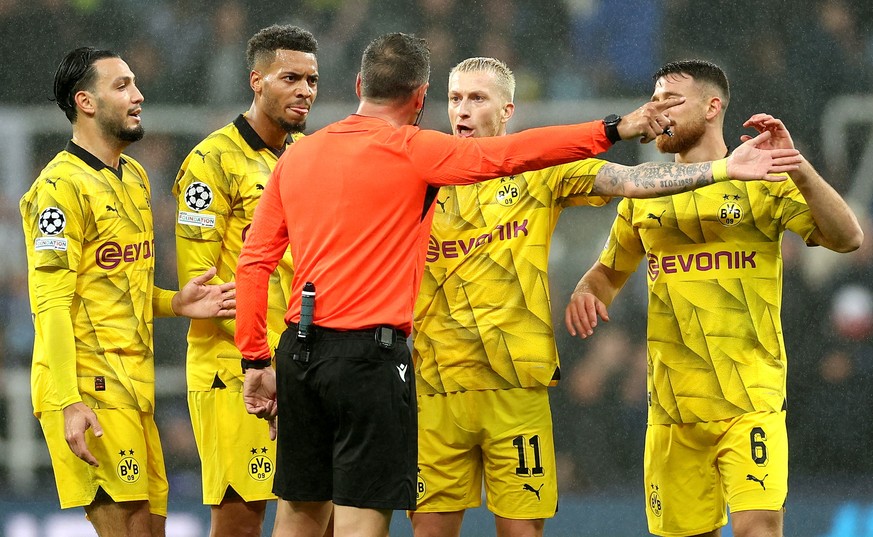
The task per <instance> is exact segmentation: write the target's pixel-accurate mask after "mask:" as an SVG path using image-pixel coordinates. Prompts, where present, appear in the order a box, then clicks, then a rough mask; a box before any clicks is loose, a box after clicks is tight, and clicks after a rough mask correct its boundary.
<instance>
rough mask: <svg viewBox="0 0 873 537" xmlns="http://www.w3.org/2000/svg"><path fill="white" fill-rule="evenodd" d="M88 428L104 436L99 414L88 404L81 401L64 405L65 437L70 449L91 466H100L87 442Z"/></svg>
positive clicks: (95, 433) (96, 434)
mask: <svg viewBox="0 0 873 537" xmlns="http://www.w3.org/2000/svg"><path fill="white" fill-rule="evenodd" d="M88 429H91V430H92V431H93V433H94V436H96V437H98V438H99V437H101V436H103V427H101V426H100V422H99V421H97V414H95V413H94V411H93V410H91V408H90V407H88V405H86V404H85V403H82V402H79V403H73V404H72V405H69V406H66V407H64V438H66V440H67V445H68V446H70V450H71V451H72V452H73V453H74V454H75V455H76V456H77V457H79V458H80V459H82V460H83V461H85V462H87V463H88V464H90V465H91V466H100V464H98V463H97V458H96V457H94V455H93V454H92V453H91V451H89V450H88V444H87V443H86V442H85V431H87V430H88Z"/></svg>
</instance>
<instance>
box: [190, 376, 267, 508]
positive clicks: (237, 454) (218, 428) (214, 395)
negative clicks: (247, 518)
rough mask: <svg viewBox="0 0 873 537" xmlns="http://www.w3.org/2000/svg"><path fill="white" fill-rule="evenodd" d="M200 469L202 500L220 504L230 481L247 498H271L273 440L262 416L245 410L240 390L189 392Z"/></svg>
mask: <svg viewBox="0 0 873 537" xmlns="http://www.w3.org/2000/svg"><path fill="white" fill-rule="evenodd" d="M188 410H189V411H190V413H191V424H192V426H193V427H194V438H195V440H196V441H197V451H198V452H199V453H200V462H201V466H202V475H203V503H204V504H206V505H218V504H220V503H221V500H222V499H224V495H225V493H226V492H227V488H228V487H233V490H234V491H236V493H237V494H239V495H240V497H241V498H242V499H243V500H245V501H247V502H254V501H258V500H274V499H276V496H275V495H274V494H273V473H274V472H275V470H276V442H275V441H274V440H270V428H269V424H268V423H267V422H266V420H262V419H260V418H257V417H255V416H253V415H251V414H249V413H248V412H246V409H245V404H244V403H243V398H242V392H239V391H235V390H232V389H230V388H224V389H214V390H210V391H208V392H188Z"/></svg>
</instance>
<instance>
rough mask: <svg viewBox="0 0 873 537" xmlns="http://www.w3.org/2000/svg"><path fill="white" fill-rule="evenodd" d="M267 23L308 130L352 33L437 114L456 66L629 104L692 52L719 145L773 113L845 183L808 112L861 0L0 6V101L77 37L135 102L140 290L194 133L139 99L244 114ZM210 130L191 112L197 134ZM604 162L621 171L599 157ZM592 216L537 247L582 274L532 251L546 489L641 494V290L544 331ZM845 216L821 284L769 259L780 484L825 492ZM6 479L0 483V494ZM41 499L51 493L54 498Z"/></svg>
mask: <svg viewBox="0 0 873 537" xmlns="http://www.w3.org/2000/svg"><path fill="white" fill-rule="evenodd" d="M273 23H292V24H297V25H300V26H302V27H304V28H307V29H308V30H310V31H312V32H313V33H314V34H315V36H316V38H317V39H318V41H319V49H320V50H319V53H318V60H319V71H320V76H321V78H320V82H319V95H318V102H316V104H315V106H314V108H313V113H312V118H313V119H315V118H317V117H318V107H319V104H323V103H325V102H330V103H348V111H349V113H351V112H353V111H354V106H355V105H354V103H355V96H354V77H355V73H356V72H357V69H358V65H359V62H360V53H361V51H362V50H363V47H364V46H365V45H366V43H367V42H369V41H370V40H371V39H372V38H373V37H375V36H376V35H378V34H381V33H384V32H388V31H404V32H409V33H415V34H416V35H419V36H422V37H425V38H426V39H427V41H428V43H429V45H430V48H431V52H432V60H433V67H432V74H431V88H432V89H431V96H432V99H433V100H434V102H436V103H440V102H444V101H440V99H445V97H444V93H445V91H444V90H445V80H446V78H447V75H448V71H449V69H450V68H451V67H452V66H453V65H455V64H456V63H457V62H458V61H460V60H462V59H464V58H467V57H469V56H478V55H485V56H494V57H497V58H500V59H502V60H504V61H506V62H507V64H508V65H509V66H510V67H511V68H512V69H513V71H514V72H515V75H516V78H517V81H518V88H517V92H516V96H515V101H516V103H517V105H518V106H519V107H523V108H525V109H527V111H528V112H529V113H531V112H532V113H535V112H536V105H537V103H538V102H544V101H569V100H582V99H602V98H616V97H628V98H639V99H640V100H641V101H642V100H645V99H647V98H648V96H649V95H650V94H651V91H652V78H651V76H652V73H653V72H654V71H655V70H656V69H657V68H658V67H659V66H660V65H662V64H663V63H665V62H666V61H670V60H676V59H683V58H690V57H697V58H704V59H708V60H711V61H714V62H716V63H718V64H719V65H720V66H722V67H723V68H724V69H725V71H726V72H727V74H728V77H729V78H730V82H731V87H732V101H731V105H730V108H729V109H728V113H727V124H726V132H727V136H728V140H738V138H739V135H740V133H741V132H742V128H741V124H742V122H743V120H745V119H746V118H748V117H749V116H750V115H751V114H753V113H756V112H759V111H764V112H769V113H772V114H773V115H775V116H777V117H780V118H782V119H783V120H784V121H785V123H786V124H787V126H788V128H789V129H790V131H791V133H792V135H793V137H794V139H795V142H796V143H797V145H798V147H799V148H800V149H801V150H802V151H803V153H804V154H805V155H806V157H807V158H808V159H809V160H810V161H812V162H813V163H814V164H815V165H816V166H817V167H818V169H819V171H821V172H822V174H823V175H824V176H825V177H826V178H827V179H828V180H829V181H830V182H831V184H832V185H833V186H834V187H835V188H836V189H837V190H838V191H840V192H842V193H845V192H846V191H847V190H848V189H849V188H850V187H851V186H852V185H850V184H849V178H850V177H851V173H850V172H851V171H852V170H851V169H841V170H828V169H827V168H826V167H825V165H824V162H823V159H822V154H821V145H822V143H821V142H822V140H821V132H820V129H821V126H822V125H823V124H824V122H826V121H827V119H828V118H826V117H822V110H823V107H824V104H825V103H827V102H828V100H830V99H831V98H833V97H835V96H839V95H852V94H873V29H871V28H873V3H870V2H856V1H851V0H794V1H788V0H773V1H770V2H766V3H764V2H756V1H751V0H716V1H711V2H694V1H692V0H669V1H667V0H650V1H646V2H636V1H632V0H355V1H343V0H298V1H288V2H258V1H255V0H215V1H213V0H173V1H169V0H154V1H148V2H141V1H135V0H0V35H2V36H3V39H0V58H2V65H3V69H0V107H10V106H22V105H27V106H30V105H42V106H49V105H51V103H48V99H49V98H50V97H51V86H52V77H53V74H54V70H55V68H56V66H57V64H58V62H59V61H60V58H61V57H62V56H63V54H64V53H65V52H66V51H67V50H69V49H72V48H75V47H77V46H82V45H92V46H97V47H101V48H110V49H113V50H115V51H117V52H119V53H120V54H121V55H122V57H123V58H124V59H125V60H126V61H127V62H128V63H129V64H130V66H131V68H132V69H133V71H134V73H135V74H136V76H137V85H138V86H139V87H140V89H141V91H142V92H143V94H144V95H145V98H146V102H145V106H144V112H143V117H144V125H145V127H146V136H145V138H144V139H143V141H141V142H138V143H137V144H135V145H133V146H131V147H130V148H129V153H130V154H132V155H134V156H135V157H136V158H138V159H139V160H140V162H141V163H143V165H144V166H145V168H146V170H147V171H148V172H149V175H150V177H151V182H152V191H153V197H154V202H153V207H154V210H155V222H156V227H157V232H158V238H157V241H156V242H157V250H158V262H157V264H158V271H159V274H158V282H159V283H161V284H162V285H164V286H167V287H175V286H176V285H177V283H176V276H175V253H174V249H175V245H174V239H173V222H174V220H175V206H174V202H173V199H172V197H171V195H170V187H171V185H172V181H173V179H174V178H175V174H176V171H177V169H178V166H179V164H180V163H181V162H182V159H183V158H184V156H185V154H186V153H187V152H188V151H189V150H190V148H191V147H193V145H194V144H195V143H196V142H197V141H198V140H199V138H198V137H184V136H177V137H171V136H167V135H162V134H156V135H150V134H149V123H148V121H149V120H148V110H149V106H150V105H156V104H177V105H180V104H185V105H197V106H205V107H210V108H214V109H215V110H228V109H234V108H235V109H236V113H239V112H242V111H244V110H245V109H246V108H247V107H248V104H249V102H250V100H251V90H250V89H249V87H248V76H247V70H246V67H245V61H244V50H245V44H246V41H247V40H248V38H249V37H250V36H251V35H252V34H253V33H254V32H255V31H257V30H258V29H259V28H262V27H264V26H268V25H270V24H273ZM441 106H442V105H434V104H433V103H430V105H429V107H428V110H429V111H428V116H427V120H426V124H427V125H428V126H430V127H433V128H438V129H442V130H446V129H447V128H448V122H447V120H446V119H445V112H444V108H441ZM56 112H57V114H58V115H59V116H60V114H61V112H60V111H59V110H56ZM616 112H621V111H616ZM231 119H233V116H227V117H208V118H207V117H204V129H203V134H204V135H205V134H207V133H208V132H209V131H210V130H211V129H212V128H215V127H216V126H218V125H221V124H224V123H227V122H229V121H230V120H231ZM571 119H573V118H568V121H569V120H571ZM578 119H579V120H589V119H596V118H593V117H592V118H578ZM864 135H865V136H866V133H864ZM64 141H65V140H64V137H63V136H61V137H56V136H55V137H46V139H45V140H42V142H43V143H42V144H40V145H39V146H38V147H37V148H36V152H35V153H36V154H35V155H34V162H33V177H35V176H36V173H37V171H38V170H39V169H40V168H41V167H42V166H44V165H45V163H46V162H47V161H48V160H49V159H50V158H51V157H52V156H53V155H54V154H55V153H56V152H57V151H58V150H60V149H61V148H62V146H63V144H64ZM616 156H617V157H618V158H619V159H621V153H620V152H619V153H617V154H616ZM612 157H613V155H608V156H607V158H612ZM625 163H628V162H625ZM868 180H873V178H868ZM25 182H29V180H28V181H25ZM22 193H23V192H22ZM20 194H21V193H17V196H20ZM0 201H2V204H0V252H2V255H0V348H2V349H3V353H2V355H0V374H2V371H3V370H4V369H7V368H11V367H28V366H29V363H30V345H31V341H32V327H31V323H30V315H29V305H28V303H27V295H26V292H27V291H26V289H27V287H26V261H25V259H24V255H23V242H22V241H23V238H22V233H21V223H20V216H19V213H18V198H17V197H10V196H6V197H4V198H2V199H0ZM849 201H850V202H852V201H853V200H851V199H850V200H849ZM612 207H614V204H613V205H611V206H610V208H605V209H600V210H594V209H580V210H571V211H569V213H585V214H584V215H578V216H577V215H576V214H574V215H573V216H572V217H571V216H569V214H568V215H565V216H564V219H565V220H564V221H562V223H561V225H560V226H559V228H558V231H557V235H556V239H555V240H556V244H555V250H556V251H559V252H566V251H583V252H584V254H582V259H584V262H582V263H579V262H576V261H574V262H572V263H568V262H561V261H560V260H558V259H555V257H558V258H559V259H568V257H567V256H562V255H559V256H553V263H552V280H553V281H552V302H553V304H552V306H553V311H554V312H555V317H556V335H557V339H558V347H559V350H560V352H561V360H562V365H563V367H562V381H561V384H560V385H559V386H558V387H557V388H556V389H554V390H552V392H551V393H552V399H553V403H554V404H553V409H554V413H555V416H554V419H555V426H556V442H557V447H558V451H559V459H560V461H561V464H560V467H561V472H562V475H561V476H560V477H559V483H560V484H561V487H562V488H563V489H565V490H568V491H577V492H596V491H604V490H619V489H624V490H627V489H628V487H632V490H636V488H635V487H638V486H639V484H640V483H641V482H642V477H641V476H642V453H643V438H644V434H645V422H646V386H645V376H646V351H645V300H646V298H645V296H646V294H645V292H646V291H645V282H644V281H643V279H642V278H641V277H639V276H641V275H640V274H637V275H635V276H634V278H635V279H634V280H633V281H632V283H631V284H629V285H628V286H627V287H626V288H625V290H624V291H623V292H622V294H621V295H619V297H618V299H617V301H616V304H615V305H614V306H613V308H612V309H611V317H612V318H613V320H612V322H610V323H609V324H608V325H603V324H602V325H601V329H600V330H599V332H598V333H597V334H596V335H595V337H594V338H592V339H589V340H586V341H584V342H583V341H581V340H576V339H571V338H570V336H569V335H568V334H567V332H566V329H565V328H564V327H563V321H562V319H563V309H564V306H565V305H566V300H567V296H568V295H569V293H570V291H571V290H572V288H573V286H574V284H575V282H576V280H577V279H578V278H579V277H580V276H581V275H582V273H583V272H584V271H585V270H587V268H588V267H589V266H590V264H591V262H593V261H594V259H596V256H597V253H598V251H599V248H600V246H601V245H602V244H603V241H604V240H605V238H606V232H607V230H608V226H609V224H610V223H611V221H612V218H613V216H614V214H615V213H614V209H612ZM856 209H857V210H859V212H860V213H862V215H863V219H864V222H865V224H864V225H865V231H866V236H867V241H866V242H865V244H864V246H863V247H862V248H861V249H860V250H859V251H857V252H854V253H852V254H849V255H846V256H843V257H841V258H840V261H839V264H834V263H826V264H825V265H823V266H827V270H810V268H809V265H810V259H816V258H815V257H814V256H813V254H814V252H810V251H809V249H807V248H806V247H805V246H804V245H803V243H802V241H801V240H800V239H799V238H797V237H796V236H790V237H789V236H788V235H786V240H785V243H784V245H783V250H784V262H785V286H784V295H783V300H784V303H783V325H784V333H785V340H786V347H787V350H788V356H789V388H788V393H789V405H788V408H789V412H788V423H789V434H790V442H791V450H792V461H791V466H792V479H793V480H796V479H805V478H810V479H822V478H824V477H825V476H828V478H829V479H830V478H831V476H836V478H837V479H836V481H835V483H838V484H845V483H847V482H851V483H857V482H870V481H871V479H870V478H871V477H873V458H871V457H869V456H868V455H867V453H868V452H869V451H870V449H871V448H873V419H871V418H870V416H869V409H870V408H873V228H871V226H870V225H869V224H868V223H867V217H866V214H867V213H868V212H869V209H870V207H869V206H867V203H866V202H864V203H862V206H857V205H856ZM578 258H579V256H576V259H578ZM642 272H644V271H642ZM186 327H187V324H186V323H185V322H184V321H180V320H170V321H164V320H161V321H158V323H157V329H156V330H157V332H156V356H157V357H156V359H157V364H158V367H159V368H160V367H164V366H171V365H174V366H180V365H182V364H184V333H185V330H186ZM185 405H186V402H185V397H184V394H183V393H179V394H177V396H173V397H165V398H163V399H162V400H160V401H159V409H158V418H159V425H160V426H161V427H162V436H163V438H164V443H165V451H166V454H167V464H168V467H169V470H170V474H171V487H172V490H173V492H174V494H177V495H181V496H184V497H188V498H190V499H193V500H197V499H198V498H199V486H200V485H199V462H198V459H197V453H196V449H195V446H194V439H193V435H192V433H191V429H190V424H189V422H188V413H187V408H186V406H185ZM3 411H4V409H3V408H0V431H2V427H3V418H2V412H3ZM34 424H35V425H36V421H35V420H34ZM47 475H48V474H47ZM5 479H6V476H4V475H2V473H0V483H3V482H4V480H5ZM49 479H50V478H49ZM840 486H841V485H840ZM0 490H12V489H10V488H9V487H5V486H3V487H0ZM3 494H4V493H2V492H0V498H2V497H3ZM45 494H46V495H47V497H49V498H50V497H51V496H52V495H53V491H51V490H48V491H45Z"/></svg>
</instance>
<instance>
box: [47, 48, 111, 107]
mask: <svg viewBox="0 0 873 537" xmlns="http://www.w3.org/2000/svg"><path fill="white" fill-rule="evenodd" d="M106 58H120V56H119V55H118V54H116V53H115V52H112V51H111V50H101V49H95V48H92V47H80V48H77V49H75V50H71V51H70V52H68V53H67V55H66V56H64V59H63V60H61V64H60V65H58V69H57V71H55V87H54V95H55V98H54V100H55V103H57V105H58V107H59V108H60V109H61V110H63V111H64V114H65V115H66V116H67V119H69V120H70V123H75V122H76V116H77V113H78V109H77V108H76V94H77V93H79V92H80V91H83V90H85V91H91V90H93V89H94V81H95V80H96V79H97V69H96V68H95V67H94V64H95V63H96V62H97V61H98V60H103V59H106Z"/></svg>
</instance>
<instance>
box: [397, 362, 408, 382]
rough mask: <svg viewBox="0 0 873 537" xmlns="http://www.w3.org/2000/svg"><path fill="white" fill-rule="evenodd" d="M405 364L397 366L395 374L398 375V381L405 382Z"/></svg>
mask: <svg viewBox="0 0 873 537" xmlns="http://www.w3.org/2000/svg"><path fill="white" fill-rule="evenodd" d="M406 367H407V366H406V364H399V365H398V366H397V373H398V374H399V375H400V380H402V381H403V382H406Z"/></svg>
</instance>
